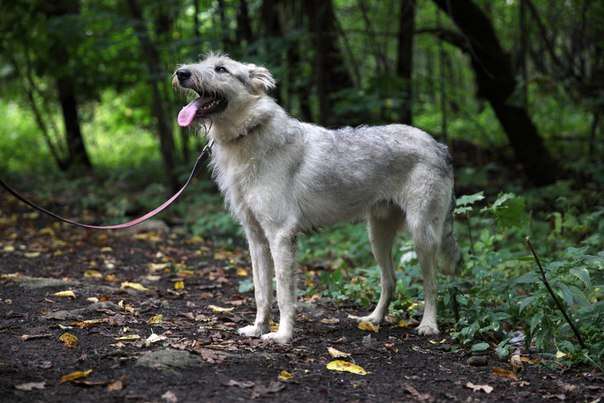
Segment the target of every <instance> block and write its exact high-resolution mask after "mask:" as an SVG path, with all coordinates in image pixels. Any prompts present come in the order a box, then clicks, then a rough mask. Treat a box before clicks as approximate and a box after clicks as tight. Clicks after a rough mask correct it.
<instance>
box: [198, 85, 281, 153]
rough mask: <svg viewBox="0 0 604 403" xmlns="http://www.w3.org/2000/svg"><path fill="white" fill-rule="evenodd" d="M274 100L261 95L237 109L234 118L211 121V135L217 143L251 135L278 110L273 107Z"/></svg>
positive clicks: (229, 141) (226, 142)
mask: <svg viewBox="0 0 604 403" xmlns="http://www.w3.org/2000/svg"><path fill="white" fill-rule="evenodd" d="M275 105H276V103H275V101H274V100H273V99H272V98H270V97H268V96H266V95H265V96H261V97H259V98H258V99H256V100H255V101H254V102H253V103H251V104H247V105H245V106H244V107H242V108H241V110H239V111H237V113H235V114H234V115H235V116H236V117H235V118H229V117H221V118H220V119H216V120H215V121H214V122H213V126H212V128H211V131H210V135H211V137H212V138H213V139H214V140H215V141H216V142H217V143H218V144H224V145H226V144H229V143H233V142H237V141H239V140H241V139H243V138H245V137H246V136H249V135H252V134H253V133H254V132H255V131H258V130H259V129H260V128H261V127H262V126H264V125H266V124H267V123H268V122H269V121H270V120H271V118H272V117H273V116H274V115H275V114H276V113H278V112H279V109H281V108H280V107H279V109H276V108H275Z"/></svg>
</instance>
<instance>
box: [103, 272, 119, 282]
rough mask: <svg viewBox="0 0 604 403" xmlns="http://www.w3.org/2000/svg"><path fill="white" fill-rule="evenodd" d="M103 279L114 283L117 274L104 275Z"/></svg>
mask: <svg viewBox="0 0 604 403" xmlns="http://www.w3.org/2000/svg"><path fill="white" fill-rule="evenodd" d="M105 281H108V282H110V283H115V282H116V281H117V276H116V275H115V274H107V275H106V276H105Z"/></svg>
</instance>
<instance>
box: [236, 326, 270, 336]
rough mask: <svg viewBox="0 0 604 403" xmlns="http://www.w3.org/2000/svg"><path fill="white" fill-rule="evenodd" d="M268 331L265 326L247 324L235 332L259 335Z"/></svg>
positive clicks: (244, 334)
mask: <svg viewBox="0 0 604 403" xmlns="http://www.w3.org/2000/svg"><path fill="white" fill-rule="evenodd" d="M267 331H268V327H266V326H256V325H249V326H244V327H242V328H240V329H239V330H238V331H237V332H238V333H239V334H240V335H242V336H246V337H260V336H261V335H263V334H264V333H266V332H267Z"/></svg>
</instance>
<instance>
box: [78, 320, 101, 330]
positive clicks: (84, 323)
mask: <svg viewBox="0 0 604 403" xmlns="http://www.w3.org/2000/svg"><path fill="white" fill-rule="evenodd" d="M105 322H106V320H105V319H88V320H81V321H78V322H72V323H71V326H73V327H77V328H80V329H88V328H91V327H94V326H96V325H99V324H101V323H105Z"/></svg>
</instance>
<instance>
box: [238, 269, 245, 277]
mask: <svg viewBox="0 0 604 403" xmlns="http://www.w3.org/2000/svg"><path fill="white" fill-rule="evenodd" d="M237 276H238V277H247V270H245V269H244V268H243V267H238V268H237Z"/></svg>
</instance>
